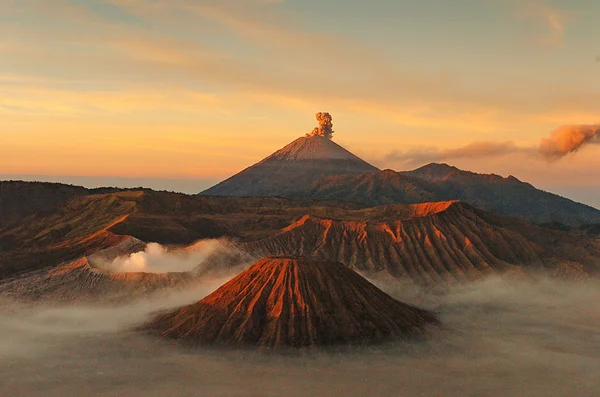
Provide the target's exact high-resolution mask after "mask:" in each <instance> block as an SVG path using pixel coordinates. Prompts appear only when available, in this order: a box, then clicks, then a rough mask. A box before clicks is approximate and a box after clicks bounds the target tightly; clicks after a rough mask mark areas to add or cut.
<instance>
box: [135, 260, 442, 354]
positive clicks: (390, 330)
mask: <svg viewBox="0 0 600 397" xmlns="http://www.w3.org/2000/svg"><path fill="white" fill-rule="evenodd" d="M437 323H438V320H437V319H436V318H435V316H434V315H433V314H431V313H429V312H427V311H425V310H421V309H418V308H415V307H413V306H410V305H407V304H404V303H401V302H399V301H397V300H395V299H394V298H392V297H390V296H389V295H387V294H386V293H384V292H383V291H381V290H379V289H378V288H377V287H375V286H374V285H373V284H371V283H370V282H368V281H367V280H365V279H364V278H362V277H361V276H360V275H358V274H357V273H355V272H354V271H353V270H351V269H349V268H347V267H346V266H344V265H343V264H341V263H339V262H333V261H317V260H314V259H309V258H294V257H276V258H265V259H262V260H260V261H259V262H257V263H256V264H254V265H253V266H252V267H250V268H249V269H247V270H245V271H244V272H242V273H241V274H239V275H238V276H237V277H236V278H234V279H233V280H231V281H230V282H228V283H227V284H225V285H224V286H222V287H221V288H219V289H218V290H216V291H215V292H213V293H212V294H210V295H209V296H207V297H206V298H204V299H202V300H201V301H199V302H197V303H194V304H192V305H189V306H185V307H182V308H180V309H176V310H173V311H171V312H168V313H164V314H161V315H159V316H158V317H157V318H155V319H154V320H153V321H152V322H150V323H149V324H148V325H146V326H145V327H144V328H145V329H147V330H149V331H150V332H152V333H155V334H158V335H159V336H162V337H166V338H173V339H182V340H185V341H187V342H192V343H197V344H219V345H228V346H259V347H265V348H285V347H293V348H301V347H306V346H323V345H325V346H327V345H350V344H367V343H374V342H375V343H376V342H383V341H386V340H390V339H396V338H402V339H404V338H407V337H410V336H414V335H415V334H421V333H423V331H424V328H425V326H426V325H428V324H437Z"/></svg>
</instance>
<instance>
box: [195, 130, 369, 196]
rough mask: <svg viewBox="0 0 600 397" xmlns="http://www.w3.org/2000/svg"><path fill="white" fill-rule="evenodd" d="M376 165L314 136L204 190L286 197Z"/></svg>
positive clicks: (286, 147) (319, 136) (230, 193)
mask: <svg viewBox="0 0 600 397" xmlns="http://www.w3.org/2000/svg"><path fill="white" fill-rule="evenodd" d="M376 171H378V169H377V168H376V167H375V166H372V165H371V164H369V163H367V162H366V161H364V160H362V159H360V158H359V157H357V156H355V155H354V154H352V153H350V152H349V151H347V150H346V149H344V148H343V147H341V146H340V145H338V144H337V143H335V142H333V141H332V140H331V139H329V138H327V137H324V136H321V135H311V136H305V137H301V138H298V139H296V140H295V141H293V142H292V143H290V144H289V145H287V146H285V147H284V148H282V149H280V150H278V151H276V152H275V153H273V154H272V155H270V156H269V157H267V158H265V159H264V160H262V161H260V162H259V163H257V164H254V165H253V166H251V167H249V168H246V169H245V170H243V171H242V172H240V173H238V174H236V175H234V176H232V177H231V178H229V179H227V180H225V181H223V182H221V183H219V184H218V185H216V186H213V187H211V188H210V189H208V190H206V191H204V192H202V193H201V194H202V195H209V196H237V197H258V196H286V195H290V194H293V193H294V192H296V191H303V190H308V189H309V188H310V187H311V186H312V185H313V184H314V183H315V182H316V181H318V180H319V179H321V178H325V177H329V176H332V175H355V174H363V173H371V172H376Z"/></svg>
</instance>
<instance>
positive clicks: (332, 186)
mask: <svg viewBox="0 0 600 397" xmlns="http://www.w3.org/2000/svg"><path fill="white" fill-rule="evenodd" d="M295 195H296V196H299V197H309V198H312V199H326V200H350V201H354V202H357V203H362V204H365V205H383V204H395V203H401V204H414V203H419V202H424V201H447V200H460V201H464V202H466V203H469V204H471V205H473V206H475V207H477V208H481V209H485V210H488V211H493V212H496V213H499V214H502V215H508V216H514V217H518V218H521V219H525V220H529V221H532V222H535V223H550V222H559V223H562V224H565V225H571V226H577V225H582V224H588V223H600V211H599V210H597V209H595V208H593V207H590V206H587V205H585V204H580V203H576V202H574V201H572V200H569V199H567V198H564V197H561V196H558V195H556V194H552V193H548V192H545V191H542V190H539V189H536V188H535V187H533V186H532V185H530V184H529V183H525V182H521V181H519V180H518V179H517V178H515V177H513V176H509V177H508V178H503V177H501V176H499V175H494V174H490V175H485V174H476V173H474V172H468V171H462V170H459V169H458V168H456V167H452V166H449V165H447V164H435V163H434V164H429V165H426V166H424V167H421V168H419V169H416V170H414V171H407V172H394V171H391V170H385V171H381V172H374V173H370V174H366V175H343V176H331V177H327V178H323V179H321V180H319V181H317V182H315V183H314V184H313V186H312V188H311V189H309V190H304V191H301V192H300V191H299V192H296V194H295Z"/></svg>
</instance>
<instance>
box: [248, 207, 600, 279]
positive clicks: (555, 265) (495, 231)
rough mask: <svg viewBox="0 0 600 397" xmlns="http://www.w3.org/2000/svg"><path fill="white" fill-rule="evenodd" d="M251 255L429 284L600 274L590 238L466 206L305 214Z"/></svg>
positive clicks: (257, 244)
mask: <svg viewBox="0 0 600 397" xmlns="http://www.w3.org/2000/svg"><path fill="white" fill-rule="evenodd" d="M245 249H246V250H248V251H249V252H252V253H253V254H254V255H256V256H269V255H298V256H309V257H315V258H318V259H321V260H324V259H328V260H335V261H339V262H342V263H344V264H346V265H348V266H350V267H352V268H355V269H357V270H360V271H367V272H377V271H387V272H388V273H389V274H391V275H392V276H394V277H396V278H410V279H412V280H414V281H416V282H418V283H422V284H427V285H431V284H436V283H439V282H443V281H469V280H473V279H477V278H480V277H483V276H485V275H489V274H494V273H503V272H508V271H519V272H520V271H522V270H524V271H530V270H549V271H550V272H560V271H562V270H563V268H564V267H568V268H569V271H571V270H573V271H575V270H578V271H580V272H582V273H597V272H598V269H600V246H599V244H598V243H596V242H593V241H592V240H585V239H581V238H579V237H577V236H572V235H569V234H567V233H562V232H557V231H552V230H547V229H544V228H541V227H537V226H534V225H531V224H528V223H526V222H522V221H518V220H515V219H511V218H505V217H501V216H498V215H495V214H491V213H487V212H485V211H480V210H477V209H475V208H473V207H472V206H470V205H468V204H464V203H460V202H438V203H428V204H415V205H389V206H383V207H375V208H371V209H365V210H362V211H354V212H348V213H347V215H346V217H344V218H338V219H323V218H319V217H314V216H310V215H306V216H304V217H303V218H301V219H300V220H298V221H297V222H296V223H293V224H291V225H290V226H288V227H286V228H284V229H283V230H282V231H281V232H280V233H278V234H276V235H273V236H271V237H268V238H265V239H261V240H258V241H253V242H249V243H247V244H246V245H245Z"/></svg>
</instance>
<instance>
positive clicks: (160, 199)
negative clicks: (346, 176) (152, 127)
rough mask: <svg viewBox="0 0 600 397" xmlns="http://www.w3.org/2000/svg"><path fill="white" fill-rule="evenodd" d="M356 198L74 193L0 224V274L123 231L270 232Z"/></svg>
mask: <svg viewBox="0 0 600 397" xmlns="http://www.w3.org/2000/svg"><path fill="white" fill-rule="evenodd" d="M355 208H359V206H357V205H355V204H346V203H326V202H319V203H317V202H314V201H313V200H305V201H298V200H290V199H282V198H236V197H208V196H188V195H185V194H178V193H169V192H154V191H150V190H144V191H122V192H116V193H109V194H95V195H89V196H82V197H76V198H74V199H72V200H71V201H69V202H68V203H67V204H65V205H64V206H62V207H61V208H59V209H56V210H54V211H52V212H48V213H46V212H44V213H40V214H34V215H32V216H31V217H30V218H29V219H28V221H27V222H22V223H19V224H18V225H14V226H13V227H12V228H11V227H9V228H6V229H5V230H3V231H0V279H1V278H3V277H8V276H11V275H15V274H18V273H21V272H28V271H31V270H35V269H41V268H45V267H49V266H56V265H58V264H60V263H63V262H69V261H72V260H75V259H77V258H80V257H82V256H85V255H90V254H93V253H95V252H97V251H99V250H103V249H105V248H109V247H112V246H115V245H118V244H120V243H121V242H123V241H124V240H125V239H127V236H133V237H136V238H138V239H139V240H142V241H148V242H158V243H161V244H176V245H189V244H191V243H193V242H195V241H197V240H200V239H206V238H217V237H222V236H227V237H231V238H241V239H251V238H261V237H265V236H269V235H271V234H272V233H274V232H277V231H278V230H280V229H281V228H283V227H285V226H287V225H289V224H290V223H292V222H294V221H295V220H297V219H298V218H300V217H301V216H302V215H304V214H306V213H310V214H315V215H318V216H322V217H332V216H337V215H339V214H342V213H344V212H345V211H347V210H349V209H355Z"/></svg>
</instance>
